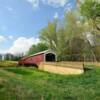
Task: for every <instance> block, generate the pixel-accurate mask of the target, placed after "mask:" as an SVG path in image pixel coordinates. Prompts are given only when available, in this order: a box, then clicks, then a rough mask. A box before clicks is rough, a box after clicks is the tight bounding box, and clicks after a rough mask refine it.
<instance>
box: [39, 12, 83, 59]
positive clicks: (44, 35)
mask: <svg viewBox="0 0 100 100" xmlns="http://www.w3.org/2000/svg"><path fill="white" fill-rule="evenodd" d="M77 21H78V19H77V16H76V15H75V13H73V12H70V13H68V14H65V17H64V19H63V21H62V24H60V23H59V22H58V21H57V20H54V21H53V22H50V23H48V25H47V26H46V27H45V28H44V29H42V31H41V32H40V39H41V40H42V41H43V42H45V43H47V45H48V46H49V48H50V49H53V50H54V51H55V52H56V53H57V55H58V60H68V59H67V57H66V55H73V54H76V53H77V54H80V53H82V52H83V46H84V38H83V36H82V27H81V26H80V25H78V23H77ZM80 43H81V45H80ZM79 45H80V46H79ZM74 47H75V48H74ZM63 58H64V59H63Z"/></svg>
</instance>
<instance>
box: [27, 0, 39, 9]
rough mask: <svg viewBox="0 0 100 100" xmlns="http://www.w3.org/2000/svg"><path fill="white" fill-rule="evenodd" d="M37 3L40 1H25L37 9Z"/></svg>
mask: <svg viewBox="0 0 100 100" xmlns="http://www.w3.org/2000/svg"><path fill="white" fill-rule="evenodd" d="M39 1H40V0H27V2H28V3H30V4H31V5H32V6H33V7H34V8H37V7H39Z"/></svg>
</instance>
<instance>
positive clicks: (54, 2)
mask: <svg viewBox="0 0 100 100" xmlns="http://www.w3.org/2000/svg"><path fill="white" fill-rule="evenodd" d="M42 1H43V3H44V4H48V5H51V6H54V7H64V6H65V4H66V3H67V2H68V0H42Z"/></svg>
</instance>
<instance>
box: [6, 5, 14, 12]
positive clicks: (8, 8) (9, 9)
mask: <svg viewBox="0 0 100 100" xmlns="http://www.w3.org/2000/svg"><path fill="white" fill-rule="evenodd" d="M5 8H6V9H7V10H8V11H10V12H12V11H13V10H14V9H13V8H12V7H10V6H6V7H5Z"/></svg>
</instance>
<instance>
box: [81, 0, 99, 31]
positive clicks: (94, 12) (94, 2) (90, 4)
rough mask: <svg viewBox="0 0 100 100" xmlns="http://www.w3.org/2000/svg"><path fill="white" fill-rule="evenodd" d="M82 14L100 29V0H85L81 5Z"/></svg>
mask: <svg viewBox="0 0 100 100" xmlns="http://www.w3.org/2000/svg"><path fill="white" fill-rule="evenodd" d="M81 14H82V15H83V16H84V17H86V18H87V19H88V20H89V21H90V20H91V21H92V24H93V27H96V28H97V29H98V30H100V1H99V0H85V1H84V3H83V4H82V5H81Z"/></svg>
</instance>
